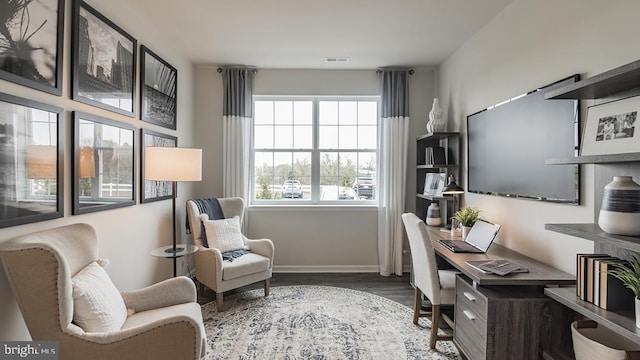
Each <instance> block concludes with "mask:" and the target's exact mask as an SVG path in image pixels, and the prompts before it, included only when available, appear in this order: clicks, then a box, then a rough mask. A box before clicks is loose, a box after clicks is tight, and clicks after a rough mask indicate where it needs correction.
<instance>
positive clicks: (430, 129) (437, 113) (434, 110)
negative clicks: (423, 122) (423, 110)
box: [427, 98, 447, 134]
mask: <svg viewBox="0 0 640 360" xmlns="http://www.w3.org/2000/svg"><path fill="white" fill-rule="evenodd" d="M446 130H447V123H446V121H445V120H444V119H443V118H442V108H440V100H438V98H434V99H433V105H432V107H431V111H429V121H428V122H427V133H430V134H432V133H434V132H440V131H446Z"/></svg>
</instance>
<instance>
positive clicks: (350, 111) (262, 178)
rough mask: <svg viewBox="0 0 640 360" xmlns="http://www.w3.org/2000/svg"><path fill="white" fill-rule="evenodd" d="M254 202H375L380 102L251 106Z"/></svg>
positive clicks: (261, 102)
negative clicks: (252, 113) (252, 114)
mask: <svg viewBox="0 0 640 360" xmlns="http://www.w3.org/2000/svg"><path fill="white" fill-rule="evenodd" d="M254 105H255V106H254V127H253V130H254V131H253V139H254V143H253V145H254V146H253V164H254V167H253V178H254V179H255V185H254V189H253V194H254V199H255V200H293V199H296V200H299V201H310V202H318V201H336V200H375V198H376V186H375V184H376V162H377V156H376V150H377V149H376V147H377V123H378V101H377V99H371V98H368V99H357V98H337V99H336V98H332V99H324V98H291V99H277V100H272V99H262V98H257V99H256V100H255V102H254Z"/></svg>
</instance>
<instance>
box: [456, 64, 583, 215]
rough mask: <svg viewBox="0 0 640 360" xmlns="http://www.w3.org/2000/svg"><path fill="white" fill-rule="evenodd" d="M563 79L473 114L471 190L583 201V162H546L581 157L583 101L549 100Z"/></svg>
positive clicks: (469, 157)
mask: <svg viewBox="0 0 640 360" xmlns="http://www.w3.org/2000/svg"><path fill="white" fill-rule="evenodd" d="M578 80H579V75H574V76H571V77H569V78H566V79H563V80H560V81H558V82H555V83H553V84H550V85H547V86H544V87H541V88H538V89H535V90H533V91H530V92H528V93H526V94H522V95H520V96H517V97H514V98H512V99H509V100H507V101H504V102H502V103H499V104H497V105H494V106H491V107H489V108H487V109H484V110H482V111H479V112H477V113H475V114H472V115H469V116H467V145H468V146H467V151H468V152H467V163H468V172H467V190H468V191H469V192H472V193H478V194H489V195H499V196H508V197H516V198H525V199H533V200H542V201H550V202H558V203H567V204H576V205H577V204H579V203H580V196H579V195H580V171H579V166H578V165H545V163H544V162H545V160H546V159H554V158H570V157H574V156H577V155H578V146H579V139H578V133H579V119H578V118H579V116H578V114H579V107H578V100H545V98H544V95H545V93H547V92H549V91H550V90H553V89H556V88H559V87H562V86H565V85H569V84H572V83H574V82H576V81H578Z"/></svg>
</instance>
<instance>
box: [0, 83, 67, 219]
mask: <svg viewBox="0 0 640 360" xmlns="http://www.w3.org/2000/svg"><path fill="white" fill-rule="evenodd" d="M62 122H63V117H62V109H61V108H58V107H55V106H51V105H47V104H43V103H39V102H36V101H32V100H27V99H23V98H19V97H16V96H13V95H7V94H2V93H0V228H4V227H8V226H15V225H22V224H27V223H32V222H37V221H44V220H50V219H55V218H61V217H62V216H63V215H64V206H63V200H64V196H63V190H64V183H63V180H64V170H63V169H64V166H63V163H62V161H63V160H62V159H63V148H64V145H63V141H62V129H63V126H62Z"/></svg>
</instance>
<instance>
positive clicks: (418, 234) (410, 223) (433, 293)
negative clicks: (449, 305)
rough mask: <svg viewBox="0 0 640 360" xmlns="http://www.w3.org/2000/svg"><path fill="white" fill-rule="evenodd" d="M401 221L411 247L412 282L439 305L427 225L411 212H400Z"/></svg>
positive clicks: (438, 283) (433, 257)
mask: <svg viewBox="0 0 640 360" xmlns="http://www.w3.org/2000/svg"><path fill="white" fill-rule="evenodd" d="M402 222H403V223H404V227H405V230H406V231H407V237H408V238H409V247H410V248H411V261H412V264H413V278H414V284H415V286H417V287H418V289H420V290H421V291H422V293H423V294H424V295H425V296H426V297H427V298H429V300H430V301H431V303H432V304H434V305H440V301H441V299H440V278H439V277H438V266H437V264H436V255H435V251H434V250H433V246H432V245H431V240H430V239H429V234H428V233H427V226H426V224H425V223H424V221H422V220H421V219H420V218H419V217H417V216H416V215H415V214H413V213H405V214H402Z"/></svg>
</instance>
